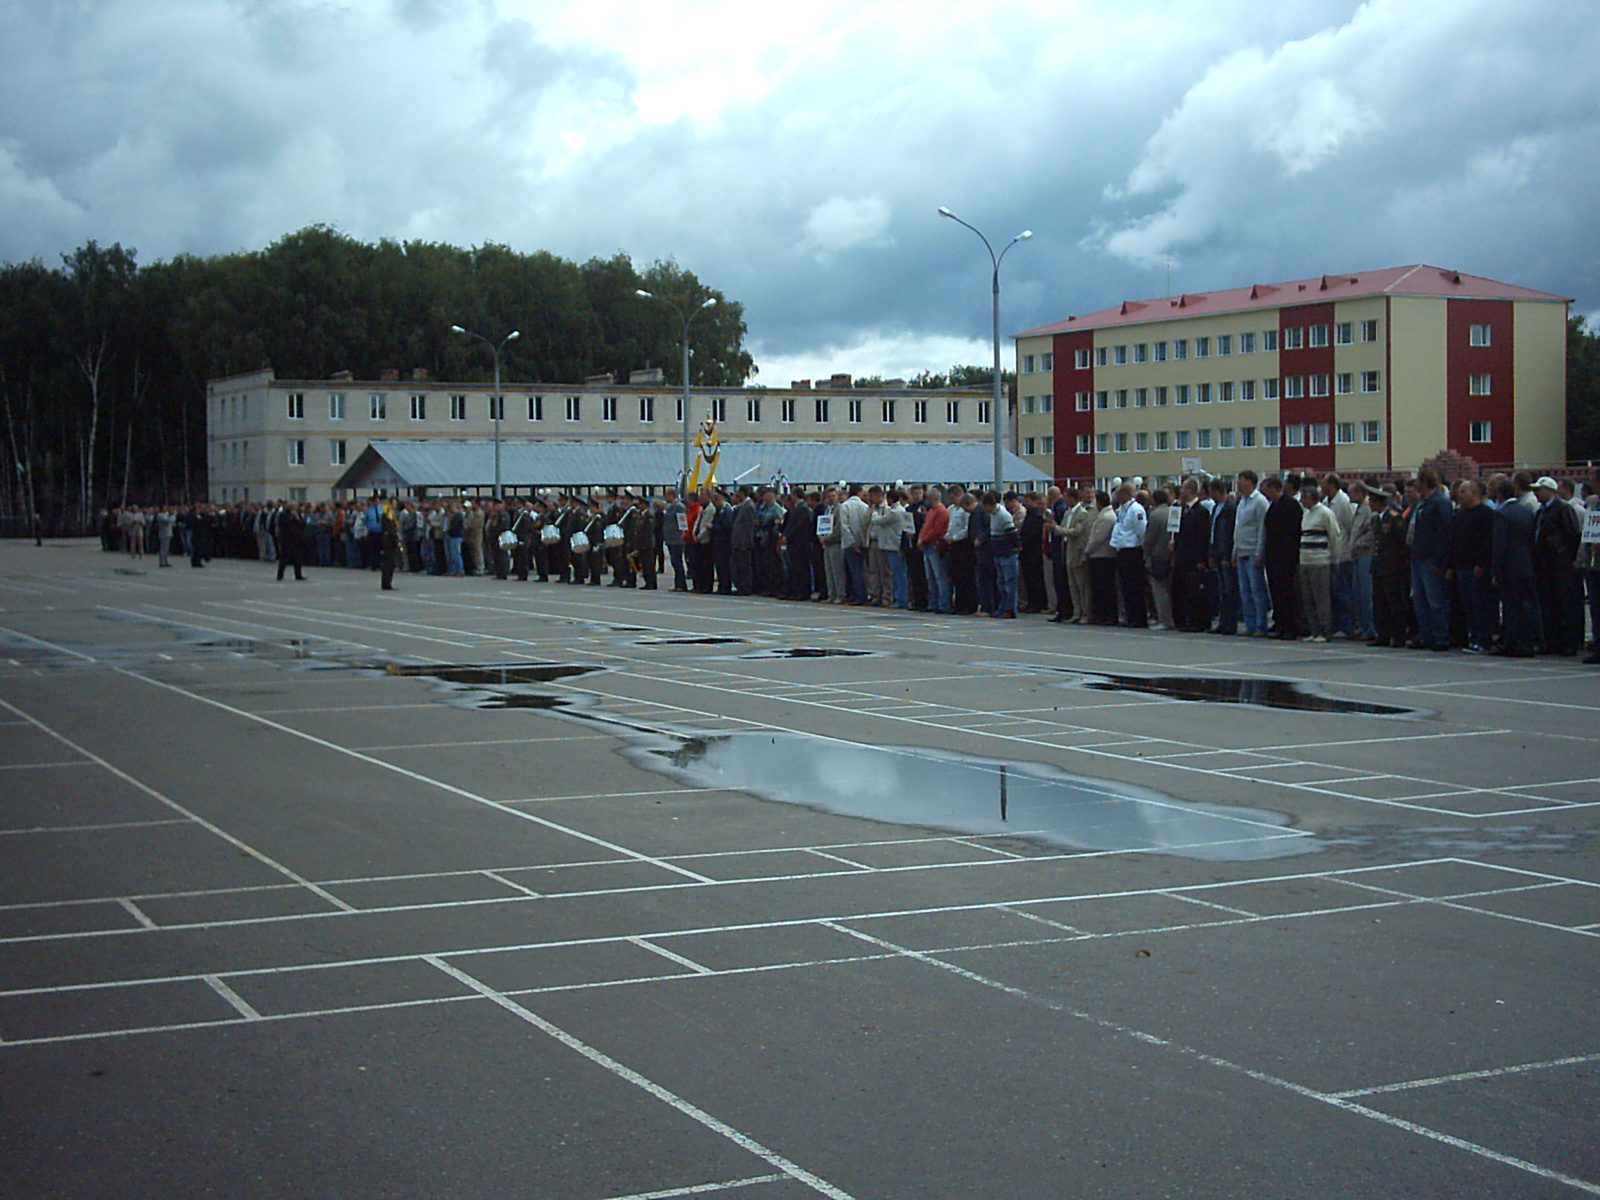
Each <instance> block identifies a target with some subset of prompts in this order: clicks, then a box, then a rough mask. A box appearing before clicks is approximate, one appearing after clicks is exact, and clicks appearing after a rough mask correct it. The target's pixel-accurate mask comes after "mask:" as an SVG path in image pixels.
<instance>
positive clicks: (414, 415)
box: [411, 392, 428, 421]
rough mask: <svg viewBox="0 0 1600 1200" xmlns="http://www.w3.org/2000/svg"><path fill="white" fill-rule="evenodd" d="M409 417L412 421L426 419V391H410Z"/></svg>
mask: <svg viewBox="0 0 1600 1200" xmlns="http://www.w3.org/2000/svg"><path fill="white" fill-rule="evenodd" d="M411 419H412V420H413V421H426V420H427V419H428V393H427V392H412V393H411Z"/></svg>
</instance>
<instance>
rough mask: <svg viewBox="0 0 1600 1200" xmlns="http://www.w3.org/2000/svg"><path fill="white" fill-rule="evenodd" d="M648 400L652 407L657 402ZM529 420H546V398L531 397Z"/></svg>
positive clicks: (529, 399)
mask: <svg viewBox="0 0 1600 1200" xmlns="http://www.w3.org/2000/svg"><path fill="white" fill-rule="evenodd" d="M646 399H650V400H651V404H652V406H653V405H654V403H655V401H654V400H653V399H651V398H650V397H646ZM652 419H653V418H652ZM528 420H530V421H542V420H544V397H543V396H529V397H528Z"/></svg>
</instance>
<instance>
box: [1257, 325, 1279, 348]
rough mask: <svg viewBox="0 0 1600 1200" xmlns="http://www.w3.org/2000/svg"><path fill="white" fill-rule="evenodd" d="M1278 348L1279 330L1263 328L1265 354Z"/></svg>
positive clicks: (1262, 337)
mask: <svg viewBox="0 0 1600 1200" xmlns="http://www.w3.org/2000/svg"><path fill="white" fill-rule="evenodd" d="M1277 348H1278V331H1277V330H1276V329H1263V330H1262V331H1261V350H1262V353H1264V354H1271V353H1273V352H1274V351H1276V350H1277Z"/></svg>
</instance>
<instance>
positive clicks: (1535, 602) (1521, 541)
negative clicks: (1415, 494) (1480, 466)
mask: <svg viewBox="0 0 1600 1200" xmlns="http://www.w3.org/2000/svg"><path fill="white" fill-rule="evenodd" d="M1496 490H1497V491H1498V493H1499V495H1498V497H1497V499H1498V500H1499V501H1500V507H1499V508H1497V509H1495V512H1494V553H1493V563H1494V567H1493V577H1492V582H1493V584H1494V586H1495V588H1496V590H1498V592H1499V594H1500V612H1501V626H1502V632H1503V640H1502V641H1501V643H1500V645H1498V646H1496V647H1495V648H1494V650H1493V651H1492V653H1494V654H1497V655H1500V656H1502V657H1509V658H1527V657H1529V656H1531V655H1534V654H1538V653H1539V652H1540V651H1541V650H1542V649H1543V647H1544V622H1543V621H1542V620H1541V619H1540V617H1539V597H1538V584H1537V581H1536V579H1535V577H1534V565H1533V537H1534V524H1535V523H1536V521H1537V519H1538V518H1537V514H1536V513H1535V512H1534V510H1533V509H1531V508H1529V507H1528V506H1527V505H1525V504H1523V503H1522V502H1521V500H1519V499H1518V498H1517V496H1518V493H1517V485H1516V482H1515V479H1514V478H1513V479H1501V480H1500V481H1499V484H1498V485H1497V488H1496Z"/></svg>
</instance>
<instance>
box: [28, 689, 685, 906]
mask: <svg viewBox="0 0 1600 1200" xmlns="http://www.w3.org/2000/svg"><path fill="white" fill-rule="evenodd" d="M113 670H116V671H117V673H118V674H121V675H125V676H127V677H128V678H129V679H137V680H139V681H140V682H141V683H147V684H149V685H150V686H152V687H157V688H162V689H164V690H166V691H169V692H174V693H176V694H177V695H180V696H187V697H188V698H189V699H191V700H195V701H198V702H199V703H201V704H209V705H211V706H212V707H213V708H220V709H222V710H223V711H224V712H228V713H232V714H233V715H234V716H236V717H242V718H243V719H245V720H248V721H255V722H257V723H258V724H261V725H265V726H267V727H268V728H270V729H276V730H278V731H279V732H280V733H286V734H288V735H289V736H291V737H297V738H300V739H302V740H304V741H307V742H310V743H312V744H313V745H315V746H321V747H322V748H323V749H325V750H331V751H333V752H334V753H336V754H343V755H346V756H348V757H350V758H354V759H356V760H357V761H359V762H364V763H368V764H370V765H372V766H375V767H381V768H382V769H383V770H385V771H392V772H394V773H395V774H396V775H401V776H404V777H405V778H407V779H411V780H415V781H416V782H418V783H422V784H426V785H428V786H430V787H435V788H438V789H439V790H440V791H443V792H448V793H450V794H451V795H453V796H460V797H461V798H462V799H464V800H471V801H472V802H473V803H474V804H481V805H483V806H484V807H486V808H492V809H494V810H495V811H497V812H503V813H508V814H510V815H511V816H514V817H516V818H518V819H519V820H523V821H530V822H532V823H534V824H536V825H542V826H544V827H545V828H546V829H552V830H555V831H556V832H558V833H564V834H567V835H568V836H569V837H574V838H577V839H579V840H580V841H585V842H589V843H591V844H592V845H596V846H602V847H604V848H605V849H607V850H615V851H616V852H617V853H619V854H625V855H627V856H628V857H629V858H634V859H637V860H639V861H640V862H647V863H650V864H652V865H654V866H657V867H660V868H661V869H662V870H664V871H669V872H671V873H673V874H675V875H683V876H686V877H687V878H689V879H693V880H695V881H696V882H698V883H711V882H713V881H712V880H711V879H710V878H708V877H707V876H705V875H701V874H698V873H697V872H694V871H691V870H689V869H688V868H687V867H679V866H674V865H672V864H671V863H667V862H664V861H662V860H661V859H659V858H654V857H652V856H651V855H648V854H644V853H641V852H640V851H638V850H630V849H629V848H628V847H626V846H620V845H618V844H617V843H615V842H611V841H607V840H606V839H605V838H602V837H596V836H595V835H594V834H592V833H584V832H583V831H582V830H578V829H573V828H572V827H570V826H567V825H562V824H560V823H558V822H556V821H551V820H547V819H546V818H544V817H541V816H538V815H536V814H534V813H528V812H523V811H522V810H520V809H516V808H512V807H511V806H510V805H508V804H505V803H502V802H501V801H498V800H491V799H489V798H488V797H487V796H480V795H478V794H477V793H476V792H470V791H468V790H467V789H466V788H463V787H458V786H456V785H455V784H453V783H446V782H445V781H444V780H442V779H434V778H432V777H430V776H427V775H424V774H422V773H421V772H420V771H411V770H408V769H407V768H405V767H402V766H400V765H398V764H397V763H390V762H384V761H383V759H381V758H374V757H373V756H372V755H370V754H363V753H361V752H360V751H359V750H352V749H350V748H349V747H348V746H341V745H339V744H338V743H337V742H330V741H328V740H327V739H326V738H320V737H317V736H316V735H315V734H311V733H307V732H305V731H304V730H301V729H295V728H293V727H292V726H289V725H284V724H282V723H281V722H278V721H273V720H270V719H269V718H267V717H263V716H260V715H258V714H256V713H253V712H250V711H248V710H246V709H242V708H236V707H235V706H234V705H232V704H224V703H223V702H222V701H221V700H216V699H213V698H212V697H210V696H200V695H196V694H195V693H194V692H191V691H189V690H188V689H186V688H181V687H178V686H177V685H176V684H171V683H166V682H163V681H162V680H159V679H153V678H151V677H150V676H148V675H141V674H140V673H139V672H137V671H129V670H125V669H123V668H120V667H116V668H113ZM4 703H5V701H4V700H0V704H4ZM74 748H75V749H76V747H74ZM336 903H338V904H339V905H340V906H341V907H344V908H348V907H349V906H348V905H345V904H344V902H343V901H336ZM352 911H353V910H352Z"/></svg>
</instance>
